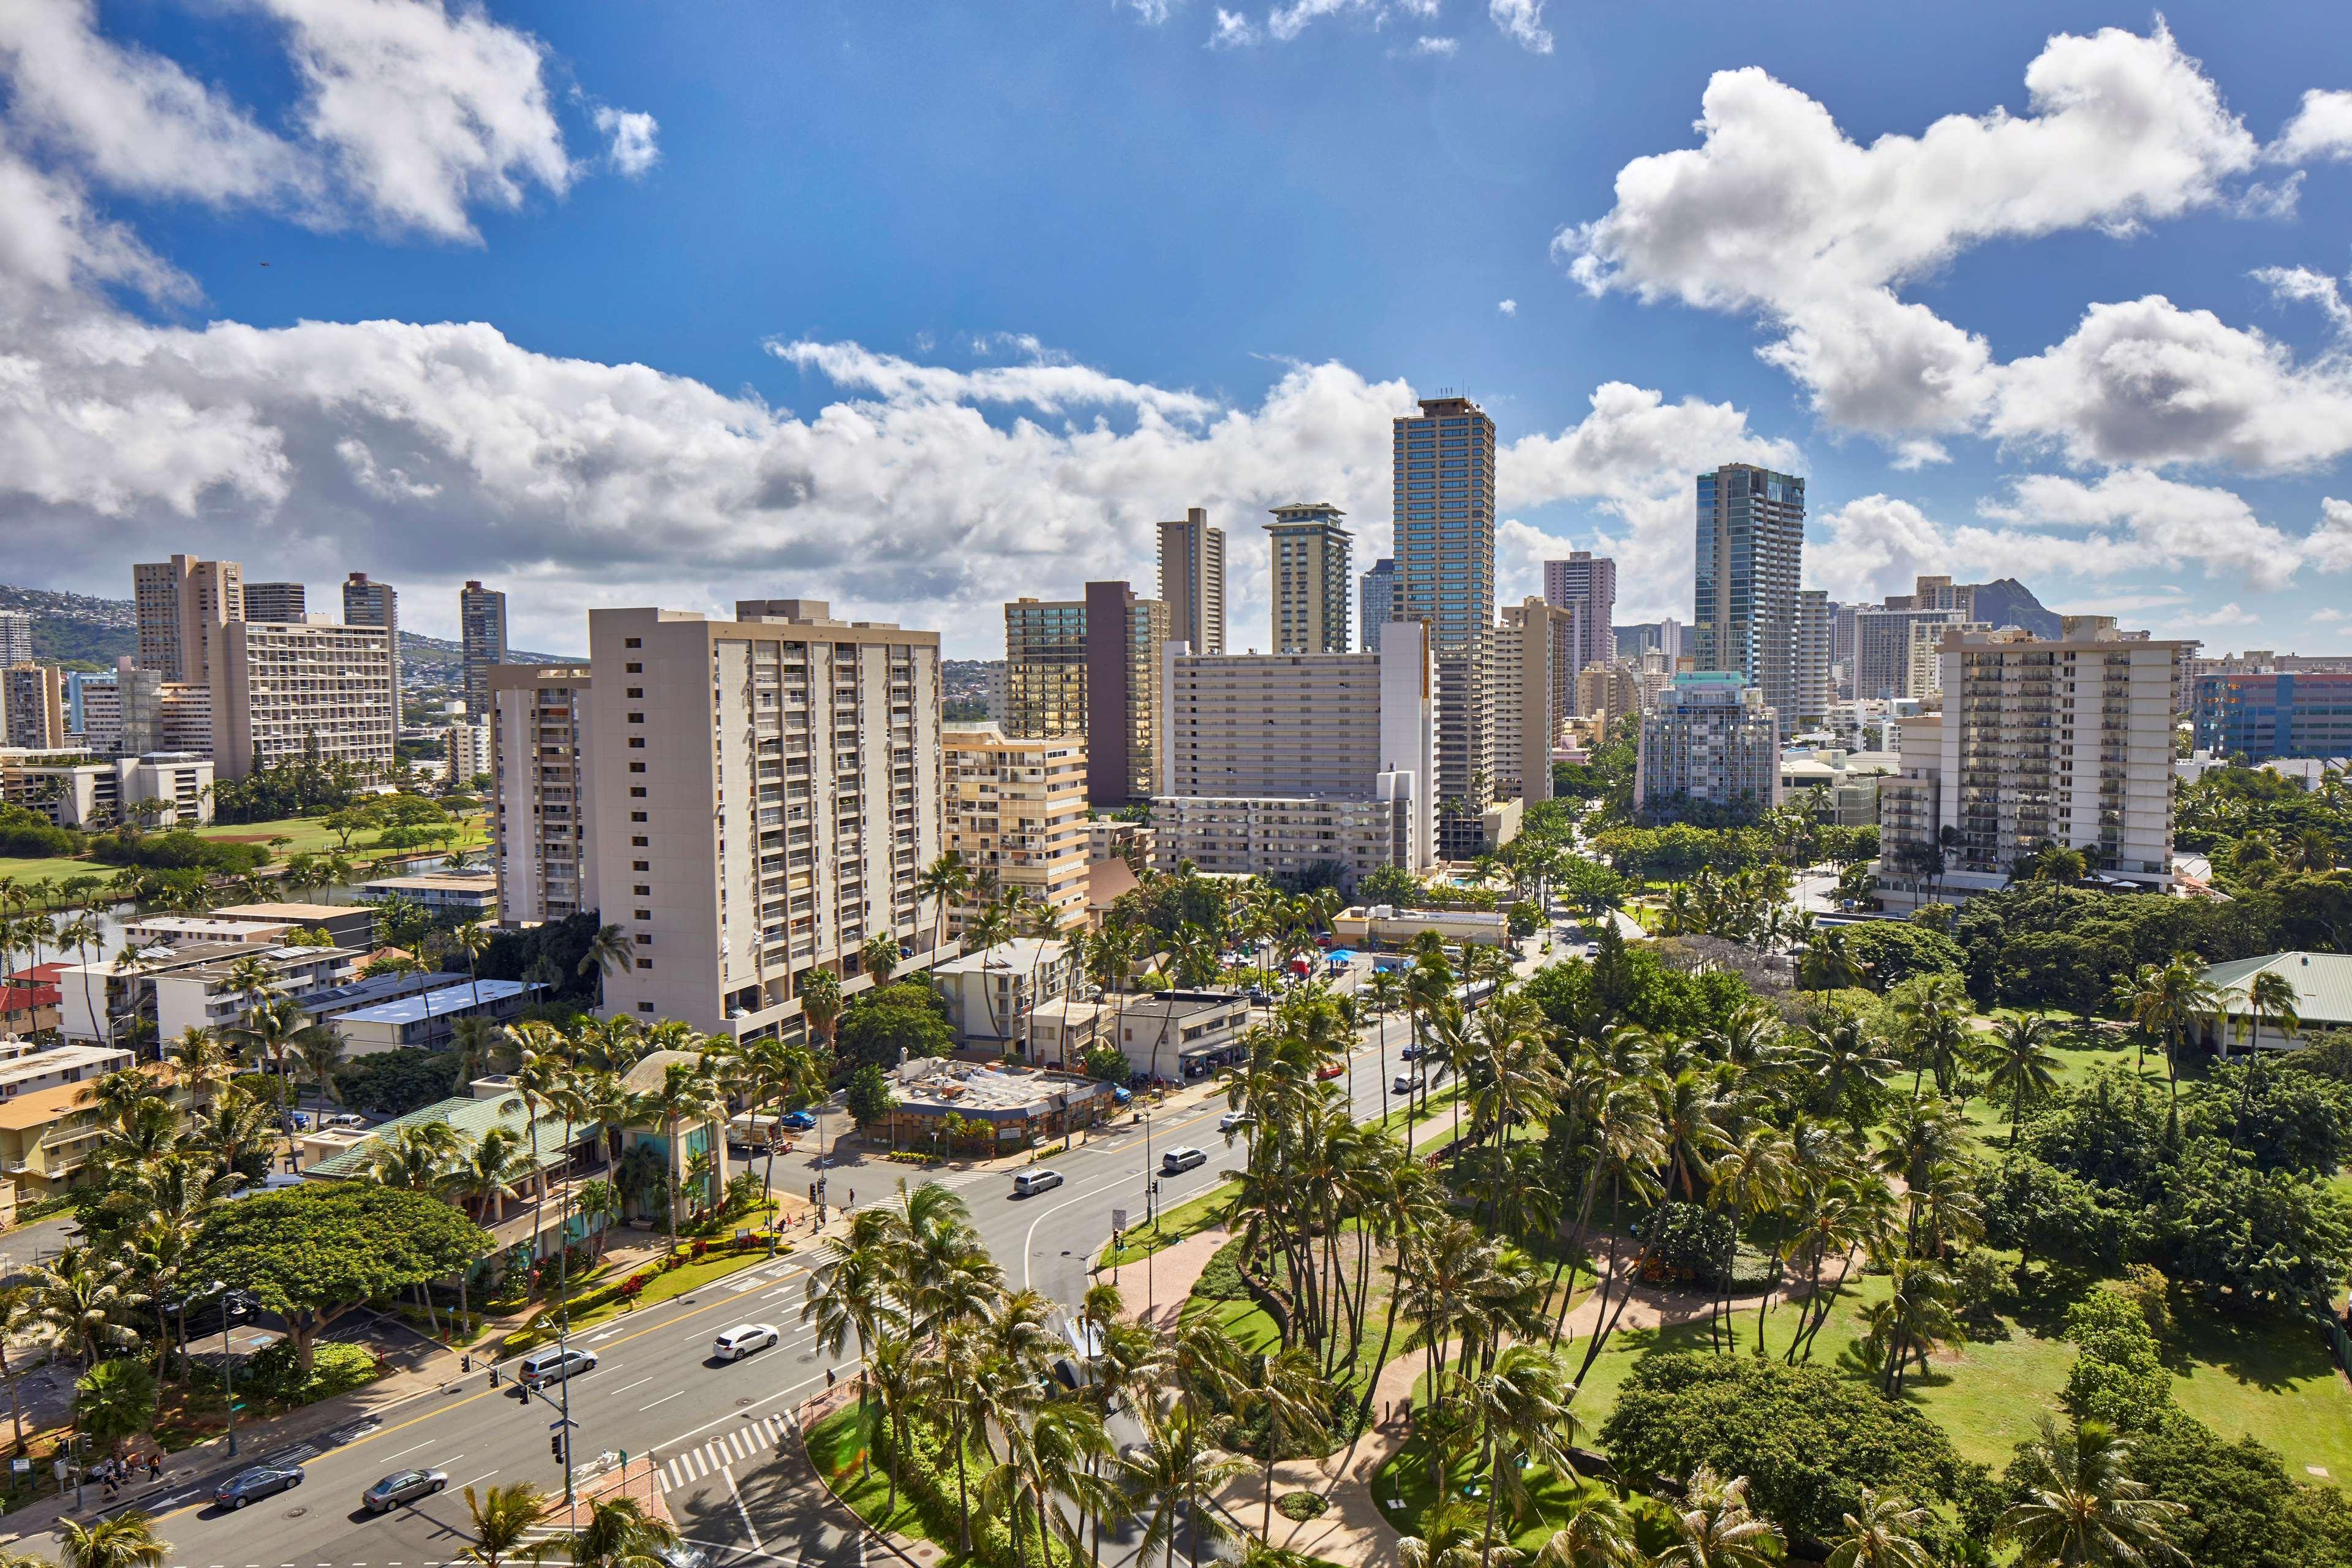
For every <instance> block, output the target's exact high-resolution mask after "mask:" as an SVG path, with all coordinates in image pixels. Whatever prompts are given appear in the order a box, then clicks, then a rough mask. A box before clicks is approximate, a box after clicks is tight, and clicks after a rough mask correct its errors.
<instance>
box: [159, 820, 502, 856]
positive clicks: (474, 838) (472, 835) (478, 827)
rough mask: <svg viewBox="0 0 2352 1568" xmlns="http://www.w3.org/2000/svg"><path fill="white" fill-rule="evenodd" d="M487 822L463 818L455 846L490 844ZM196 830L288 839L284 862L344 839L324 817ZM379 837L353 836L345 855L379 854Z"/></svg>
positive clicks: (281, 851)
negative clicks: (286, 859)
mask: <svg viewBox="0 0 2352 1568" xmlns="http://www.w3.org/2000/svg"><path fill="white" fill-rule="evenodd" d="M485 820H486V819H485V818H483V817H481V816H465V817H461V818H459V819H458V823H457V838H456V839H455V840H453V841H452V844H451V847H452V848H458V849H463V848H468V847H474V846H478V845H480V844H483V843H486V842H488V834H487V832H486V830H485V828H484V826H483V824H484V821H485ZM195 831H196V834H197V836H198V837H204V838H226V839H229V840H232V841H234V842H236V843H239V844H259V845H263V846H267V845H268V843H269V841H270V840H271V839H272V838H285V839H288V840H289V842H288V843H286V844H283V845H280V846H278V848H277V849H276V850H274V851H273V853H274V854H275V855H277V856H278V858H279V859H280V860H283V859H284V858H287V857H289V856H294V855H305V854H309V855H323V854H331V853H332V852H334V851H335V849H336V848H337V847H338V846H339V845H340V843H341V836H339V835H338V834H336V833H335V832H334V831H333V830H332V829H331V828H330V827H328V826H327V822H326V818H324V817H322V816H281V817H278V818H277V819H275V820H274V821H269V822H236V823H215V824H213V825H212V826H207V827H199V828H197V829H196V830H195ZM376 837H377V834H376V831H375V830H374V829H373V828H371V829H367V830H364V831H362V832H360V833H355V834H353V835H352V847H351V848H350V849H348V850H346V851H344V853H346V854H348V855H349V856H351V857H352V858H353V859H358V858H361V857H362V856H366V855H370V854H373V853H377V852H378V849H377V845H376ZM433 847H434V846H432V845H429V844H420V845H416V846H415V847H414V848H415V849H417V850H430V849H432V848H433ZM383 853H402V851H383Z"/></svg>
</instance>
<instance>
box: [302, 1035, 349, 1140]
mask: <svg viewBox="0 0 2352 1568" xmlns="http://www.w3.org/2000/svg"><path fill="white" fill-rule="evenodd" d="M294 1049H295V1051H296V1052H297V1053H298V1054H299V1056H300V1057H301V1058H302V1065H303V1066H304V1067H305V1068H309V1069H310V1077H311V1079H312V1080H313V1081H314V1082H315V1083H316V1084H317V1085H318V1089H319V1101H318V1106H319V1109H318V1114H319V1115H320V1117H324V1116H325V1115H326V1114H327V1101H328V1100H333V1101H334V1102H335V1103H336V1104H337V1105H341V1103H342V1102H343V1091H342V1090H341V1089H339V1088H337V1087H336V1085H335V1080H334V1072H335V1069H336V1068H339V1067H341V1066H342V1063H343V1037H342V1036H341V1035H339V1034H337V1033H336V1032H335V1028H334V1026H333V1025H331V1024H320V1025H318V1026H315V1027H313V1028H309V1029H305V1030H303V1031H301V1032H300V1033H299V1035H297V1036H296V1037H295V1041H294Z"/></svg>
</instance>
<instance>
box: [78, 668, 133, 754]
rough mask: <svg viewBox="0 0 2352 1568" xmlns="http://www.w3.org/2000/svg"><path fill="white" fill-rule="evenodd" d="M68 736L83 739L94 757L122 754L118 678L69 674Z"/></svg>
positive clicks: (80, 672)
mask: <svg viewBox="0 0 2352 1568" xmlns="http://www.w3.org/2000/svg"><path fill="white" fill-rule="evenodd" d="M66 733H67V734H68V735H79V736H80V737H81V744H82V745H83V746H84V747H86V748H88V750H89V752H90V754H91V755H93V756H100V757H111V756H114V755H116V754H117V753H119V752H121V750H122V686H121V680H120V679H119V678H118V677H117V676H115V675H114V674H113V673H112V672H109V673H106V674H103V675H101V674H99V673H97V672H96V671H93V670H87V669H76V670H68V672H67V674H66Z"/></svg>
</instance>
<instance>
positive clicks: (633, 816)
mask: <svg viewBox="0 0 2352 1568" xmlns="http://www.w3.org/2000/svg"><path fill="white" fill-rule="evenodd" d="M645 819H646V814H645V813H644V812H642V811H633V812H631V813H629V820H630V821H631V822H643V821H644V820H645Z"/></svg>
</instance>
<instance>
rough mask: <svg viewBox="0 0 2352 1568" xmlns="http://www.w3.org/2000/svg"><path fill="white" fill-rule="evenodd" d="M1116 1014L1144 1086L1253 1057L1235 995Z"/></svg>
mask: <svg viewBox="0 0 2352 1568" xmlns="http://www.w3.org/2000/svg"><path fill="white" fill-rule="evenodd" d="M1388 624H1389V625H1391V626H1401V625H1415V626H1417V625H1419V624H1420V623H1419V622H1397V621H1391V622H1390V623H1388ZM1114 1011H1115V1013H1116V1016H1117V1017H1118V1048H1119V1049H1120V1050H1121V1051H1122V1052H1124V1053H1126V1056H1127V1065H1128V1068H1129V1071H1130V1072H1131V1073H1132V1074H1133V1075H1134V1078H1135V1079H1138V1080H1140V1081H1142V1082H1146V1083H1152V1082H1158V1083H1186V1082H1190V1081H1191V1080H1192V1079H1202V1078H1206V1077H1208V1076H1209V1075H1210V1074H1211V1073H1213V1072H1214V1071H1216V1070H1217V1069H1218V1068H1222V1067H1230V1066H1232V1065H1233V1064H1234V1063H1235V1062H1237V1061H1240V1060H1241V1059H1242V1058H1244V1057H1246V1056H1247V1055H1248V1054H1249V1047H1247V1046H1245V1045H1244V1044H1243V1043H1242V1038H1241V1037H1242V1033H1243V1031H1244V1030H1245V1029H1247V1028H1248V1027H1249V1001H1248V999H1247V998H1246V997H1244V996H1243V995H1242V994H1241V993H1239V992H1237V991H1154V992H1150V993H1147V994H1141V995H1135V996H1121V997H1119V998H1118V1001H1117V1003H1116V1004H1115V1005H1114Z"/></svg>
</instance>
